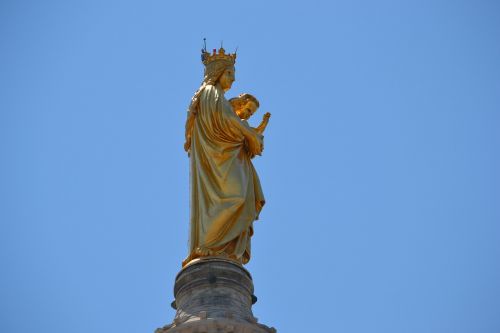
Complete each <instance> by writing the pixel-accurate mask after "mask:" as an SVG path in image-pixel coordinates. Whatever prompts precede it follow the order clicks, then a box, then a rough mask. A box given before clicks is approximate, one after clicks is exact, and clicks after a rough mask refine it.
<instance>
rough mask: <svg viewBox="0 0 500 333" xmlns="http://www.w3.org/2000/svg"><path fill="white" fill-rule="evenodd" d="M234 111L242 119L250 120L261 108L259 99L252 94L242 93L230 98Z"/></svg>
mask: <svg viewBox="0 0 500 333" xmlns="http://www.w3.org/2000/svg"><path fill="white" fill-rule="evenodd" d="M229 103H231V106H232V107H233V110H234V112H236V114H237V115H238V117H240V119H244V120H248V119H249V118H250V117H251V116H252V115H253V114H254V113H255V111H257V109H258V108H259V101H258V100H257V98H255V96H253V95H250V94H240V95H239V96H238V97H234V98H231V99H230V100H229Z"/></svg>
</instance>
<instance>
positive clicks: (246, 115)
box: [229, 94, 271, 135]
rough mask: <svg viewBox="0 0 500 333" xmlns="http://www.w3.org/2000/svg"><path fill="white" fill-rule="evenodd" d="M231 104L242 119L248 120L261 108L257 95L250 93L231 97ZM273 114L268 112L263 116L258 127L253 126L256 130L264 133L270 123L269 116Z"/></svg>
mask: <svg viewBox="0 0 500 333" xmlns="http://www.w3.org/2000/svg"><path fill="white" fill-rule="evenodd" d="M229 103H231V106H232V107H233V110H234V112H235V113H236V114H237V115H238V117H240V119H241V121H243V122H247V120H248V119H250V117H251V116H252V115H253V114H254V113H255V112H256V111H257V109H258V108H259V101H258V100H257V98H255V96H253V95H250V94H240V95H239V96H238V97H234V98H231V99H230V100H229ZM270 117H271V114H270V113H269V112H266V114H264V117H262V122H261V123H260V125H259V126H257V127H252V129H253V130H254V131H256V132H257V133H259V134H261V135H262V133H264V130H265V129H266V127H267V124H268V123H269V118H270Z"/></svg>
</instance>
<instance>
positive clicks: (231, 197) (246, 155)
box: [183, 85, 265, 265]
mask: <svg viewBox="0 0 500 333" xmlns="http://www.w3.org/2000/svg"><path fill="white" fill-rule="evenodd" d="M261 143H262V136H261V135H260V134H258V133H257V132H255V131H254V130H253V129H252V128H251V127H250V126H249V125H248V124H247V123H246V122H242V121H241V120H240V118H239V117H238V116H237V115H236V114H235V113H234V111H233V109H232V107H231V105H230V103H229V102H228V101H227V100H226V98H225V97H224V91H223V90H222V89H221V88H220V87H219V86H218V85H207V86H205V88H204V89H203V91H202V92H201V94H200V98H199V105H198V109H197V113H196V116H195V120H194V125H193V128H192V133H191V147H190V189H191V191H190V193H191V197H190V237H189V243H190V244H189V252H190V253H189V256H188V258H186V260H185V261H184V262H183V265H185V264H187V263H188V262H189V261H190V260H192V259H195V258H198V257H204V256H224V257H227V258H231V259H234V260H237V261H239V262H241V263H247V262H248V260H249V259H250V238H251V236H252V234H253V227H252V224H253V221H255V220H256V219H258V216H259V213H260V211H261V209H262V207H263V205H264V203H265V200H264V195H263V193H262V188H261V186H260V181H259V177H258V176H257V173H256V171H255V168H254V166H253V164H252V161H251V156H253V154H254V153H252V151H255V147H258V146H260V144H261ZM252 147H253V148H252Z"/></svg>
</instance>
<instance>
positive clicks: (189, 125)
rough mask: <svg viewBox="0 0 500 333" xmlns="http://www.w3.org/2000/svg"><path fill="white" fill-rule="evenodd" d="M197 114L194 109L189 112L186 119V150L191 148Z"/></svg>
mask: <svg viewBox="0 0 500 333" xmlns="http://www.w3.org/2000/svg"><path fill="white" fill-rule="evenodd" d="M194 120H195V115H194V113H193V112H192V111H189V112H188V115H187V119H186V132H185V140H186V141H185V142H184V150H185V151H187V152H188V151H189V149H191V134H192V133H193V126H194Z"/></svg>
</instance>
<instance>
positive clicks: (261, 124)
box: [255, 112, 271, 134]
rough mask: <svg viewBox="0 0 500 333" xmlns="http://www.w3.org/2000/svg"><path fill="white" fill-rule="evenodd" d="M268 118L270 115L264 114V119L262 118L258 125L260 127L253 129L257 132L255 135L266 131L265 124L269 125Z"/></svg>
mask: <svg viewBox="0 0 500 333" xmlns="http://www.w3.org/2000/svg"><path fill="white" fill-rule="evenodd" d="M270 117H271V114H270V113H269V112H266V114H265V115H264V117H262V122H261V123H260V125H259V126H258V127H256V128H255V131H257V133H259V134H262V133H264V130H265V129H266V127H267V124H268V123H269V118H270Z"/></svg>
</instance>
